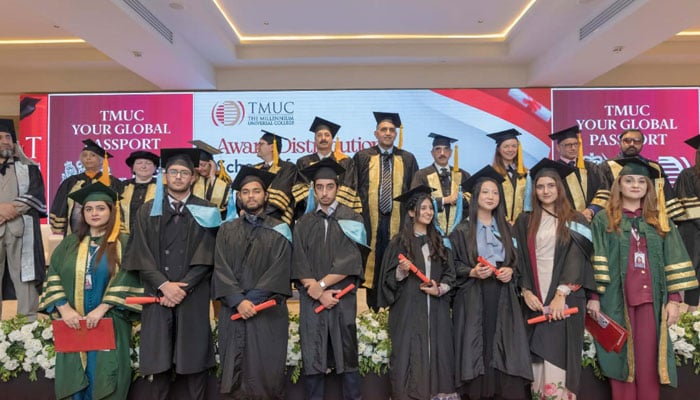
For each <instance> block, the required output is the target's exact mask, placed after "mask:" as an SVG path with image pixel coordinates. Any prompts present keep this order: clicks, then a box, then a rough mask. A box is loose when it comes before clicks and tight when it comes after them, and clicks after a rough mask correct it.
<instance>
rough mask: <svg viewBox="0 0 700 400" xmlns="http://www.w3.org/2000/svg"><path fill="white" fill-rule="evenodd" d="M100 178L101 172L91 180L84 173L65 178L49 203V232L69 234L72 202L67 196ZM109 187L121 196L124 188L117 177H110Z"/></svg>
mask: <svg viewBox="0 0 700 400" xmlns="http://www.w3.org/2000/svg"><path fill="white" fill-rule="evenodd" d="M101 176H102V172H98V173H97V175H95V177H94V178H93V179H90V178H89V177H88V176H87V175H86V174H85V173H84V172H81V173H79V174H77V175H71V176H69V177H68V178H66V179H65V180H64V181H63V182H61V184H60V185H59V186H58V190H56V195H55V196H54V198H53V202H51V212H50V214H49V219H50V222H51V230H52V231H53V233H55V234H61V235H64V236H66V235H67V234H69V233H71V231H70V219H71V214H72V212H73V205H74V203H73V200H71V199H69V198H68V195H69V194H71V193H73V192H75V191H76V190H80V189H81V188H82V187H83V186H85V185H86V184H88V183H93V182H97V180H98V179H100V177H101ZM109 178H110V184H109V187H110V188H111V189H112V190H114V191H115V192H117V193H119V194H121V193H122V191H123V189H124V187H123V184H122V181H120V180H119V179H118V178H117V177H115V176H112V175H110V176H109Z"/></svg>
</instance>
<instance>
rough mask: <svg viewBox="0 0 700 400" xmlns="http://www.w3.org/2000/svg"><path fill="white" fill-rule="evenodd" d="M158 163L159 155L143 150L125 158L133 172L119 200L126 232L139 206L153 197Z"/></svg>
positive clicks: (125, 183)
mask: <svg viewBox="0 0 700 400" xmlns="http://www.w3.org/2000/svg"><path fill="white" fill-rule="evenodd" d="M158 164H160V157H158V156H157V155H155V154H153V153H151V152H150V151H145V150H138V151H134V152H132V153H131V154H129V157H127V159H126V165H128V166H129V168H130V169H131V172H132V173H133V174H134V177H133V178H132V179H129V180H127V181H125V182H124V193H122V198H121V200H120V201H119V204H121V207H122V217H123V220H124V221H123V224H124V225H125V226H124V228H125V231H126V233H129V232H130V231H131V226H132V225H133V224H134V220H135V219H136V214H137V212H138V210H139V207H141V205H143V203H145V202H147V201H149V200H153V197H155V194H156V178H155V177H154V175H155V173H156V168H157V167H158Z"/></svg>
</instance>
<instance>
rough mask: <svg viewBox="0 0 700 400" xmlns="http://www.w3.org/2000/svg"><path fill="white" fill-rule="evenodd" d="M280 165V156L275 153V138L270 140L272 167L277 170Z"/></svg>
mask: <svg viewBox="0 0 700 400" xmlns="http://www.w3.org/2000/svg"><path fill="white" fill-rule="evenodd" d="M279 164H280V154H279V152H278V151H277V138H274V139H272V167H274V168H275V170H276V169H277V167H278V166H279Z"/></svg>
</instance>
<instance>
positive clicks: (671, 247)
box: [587, 157, 698, 399]
mask: <svg viewBox="0 0 700 400" xmlns="http://www.w3.org/2000/svg"><path fill="white" fill-rule="evenodd" d="M617 162H618V163H619V164H621V165H622V168H621V170H620V173H619V175H618V177H617V178H616V179H615V180H614V183H613V185H612V188H611V190H610V201H609V202H608V205H607V206H606V208H605V210H603V211H601V212H600V213H598V214H597V215H596V216H595V217H594V218H593V223H592V225H591V228H592V231H593V246H594V251H595V255H594V258H593V268H594V273H595V281H596V285H597V286H596V287H597V292H598V293H599V296H600V297H599V299H596V298H593V299H591V300H589V301H588V307H587V308H588V310H589V313H590V314H591V316H592V317H593V318H597V317H598V312H599V311H602V312H603V313H605V314H607V315H608V316H609V317H610V318H611V319H613V320H614V321H615V322H617V323H618V324H620V325H622V326H623V327H625V328H626V329H627V330H628V331H629V336H628V338H627V341H626V342H625V344H624V346H623V347H622V350H621V351H620V352H619V353H615V352H606V351H605V349H603V348H602V347H601V346H600V345H599V344H597V343H596V350H597V356H598V362H599V363H600V369H601V371H602V373H603V375H605V376H606V377H608V378H609V380H610V386H611V388H612V396H613V399H637V398H645V399H654V398H658V396H659V385H660V384H669V385H671V386H676V383H677V377H676V363H675V358H674V354H673V345H672V343H671V340H670V339H669V334H668V327H669V326H671V325H673V324H675V323H676V322H678V318H679V313H680V312H679V302H680V300H681V296H680V293H679V292H680V291H683V290H690V289H695V288H697V286H698V282H697V279H696V278H695V271H694V270H693V265H692V263H691V261H690V259H689V257H688V253H687V251H686V250H685V248H684V247H683V241H682V239H681V237H680V235H679V234H678V230H677V229H676V227H675V226H674V225H673V224H669V223H668V221H667V218H666V215H665V212H664V210H663V204H662V205H659V204H658V203H659V202H658V200H657V196H656V192H655V190H654V189H655V188H654V185H653V184H652V182H653V181H652V179H655V178H658V177H659V175H660V171H659V170H658V169H656V168H654V167H653V166H651V165H649V164H648V163H646V162H645V161H644V160H641V159H638V158H636V157H635V158H625V159H620V160H617Z"/></svg>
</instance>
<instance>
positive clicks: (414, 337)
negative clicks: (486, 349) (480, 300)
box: [378, 236, 455, 399]
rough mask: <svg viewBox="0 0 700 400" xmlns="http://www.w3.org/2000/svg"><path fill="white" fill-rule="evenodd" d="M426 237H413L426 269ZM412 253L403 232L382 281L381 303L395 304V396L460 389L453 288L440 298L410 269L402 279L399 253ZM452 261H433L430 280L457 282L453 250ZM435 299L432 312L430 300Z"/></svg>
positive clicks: (416, 260)
mask: <svg viewBox="0 0 700 400" xmlns="http://www.w3.org/2000/svg"><path fill="white" fill-rule="evenodd" d="M424 238H425V237H421V238H417V237H414V238H413V239H412V240H411V247H412V249H411V250H412V251H411V254H414V256H413V259H412V260H411V261H413V264H414V265H415V266H416V267H417V268H418V269H419V270H420V271H421V272H423V273H425V272H426V268H425V260H424V258H423V253H422V251H421V247H422V246H423V244H424V243H426V242H425V240H424ZM400 253H401V254H403V255H404V256H408V251H407V250H406V249H404V248H403V247H402V246H401V245H400V243H399V237H398V236H394V238H393V239H392V240H391V242H390V243H389V246H388V247H387V249H386V251H385V252H384V259H383V260H382V266H381V275H380V276H381V286H380V288H379V299H378V305H379V306H380V307H389V334H390V336H391V347H392V351H391V359H390V365H391V370H390V371H389V374H390V376H391V388H392V397H391V398H392V399H428V398H431V396H432V395H436V394H438V393H454V391H455V385H454V347H453V338H452V318H451V316H450V297H451V296H450V292H451V291H450V292H448V293H447V294H445V295H443V296H441V297H434V296H430V295H427V294H425V293H424V292H422V291H421V290H420V287H419V286H420V284H421V283H422V282H421V281H420V279H418V278H417V277H416V276H415V275H413V274H409V276H408V277H406V278H405V279H403V280H401V281H397V280H396V268H397V266H398V263H399V261H398V255H399V254H400ZM448 255H449V257H448V260H447V262H445V263H443V262H441V261H439V260H438V261H436V260H431V262H430V265H431V268H430V279H434V280H435V281H436V282H438V283H446V284H448V285H450V287H453V286H454V284H455V270H454V265H453V263H452V253H451V252H450V251H448ZM427 299H429V300H430V311H428V301H427Z"/></svg>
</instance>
